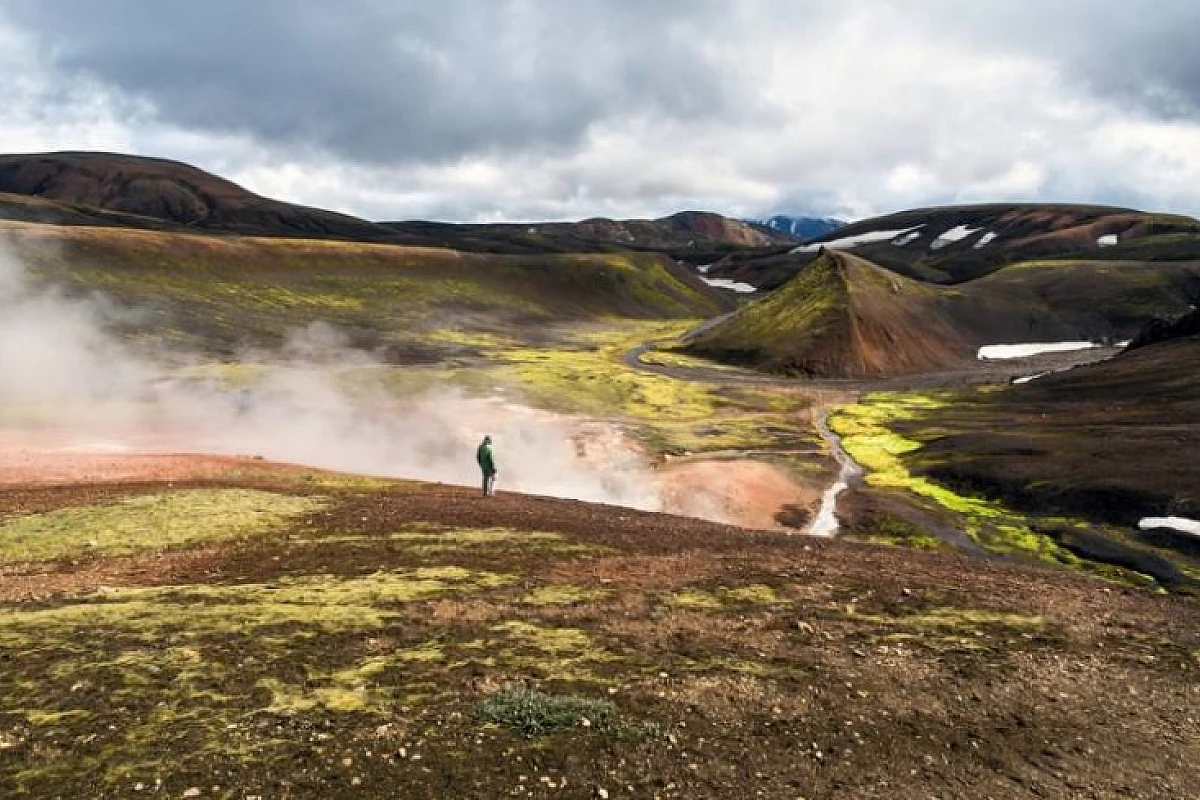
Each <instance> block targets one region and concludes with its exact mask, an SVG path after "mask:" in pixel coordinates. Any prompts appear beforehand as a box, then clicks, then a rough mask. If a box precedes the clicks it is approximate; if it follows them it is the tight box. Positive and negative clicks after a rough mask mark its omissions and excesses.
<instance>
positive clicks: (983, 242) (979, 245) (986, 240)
mask: <svg viewBox="0 0 1200 800" xmlns="http://www.w3.org/2000/svg"><path fill="white" fill-rule="evenodd" d="M999 238H1000V234H998V233H996V232H995V231H988V232H987V233H985V234H984V235H983V236H980V237H979V241H978V242H976V243H975V249H976V250H981V249H983V248H984V247H987V246H988V245H989V244H991V243H992V242H994V241H996V240H997V239H999Z"/></svg>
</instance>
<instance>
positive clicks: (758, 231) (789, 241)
mask: <svg viewBox="0 0 1200 800" xmlns="http://www.w3.org/2000/svg"><path fill="white" fill-rule="evenodd" d="M381 224H382V225H385V226H386V227H388V228H389V229H391V230H392V231H394V232H396V233H397V234H398V235H399V236H400V237H401V238H402V240H403V241H405V242H406V243H411V244H423V245H434V244H441V245H445V246H449V247H453V248H455V249H457V250H465V251H472V252H494V253H527V252H530V253H531V252H607V251H612V250H656V251H666V252H668V253H671V254H673V255H676V256H678V257H679V258H685V259H687V260H690V261H692V262H693V263H706V262H707V261H715V260H717V259H719V258H721V257H723V256H726V255H728V254H729V253H730V252H737V251H739V250H743V249H747V248H762V247H779V246H781V245H787V246H794V245H795V244H797V243H798V242H799V240H798V239H797V238H796V237H793V236H791V235H790V234H785V233H782V232H779V231H773V230H770V229H768V228H766V227H764V226H761V225H752V224H750V223H746V222H741V221H740V220H735V219H730V218H729V217H724V216H721V215H720V214H713V213H710V212H707V211H681V212H680V213H678V214H673V215H671V216H669V217H663V218H661V219H628V220H615V219H605V218H601V217H597V218H593V219H585V220H582V221H580V222H535V223H525V224H513V223H497V224H475V225H452V224H448V223H440V222H422V221H412V222H385V223H381Z"/></svg>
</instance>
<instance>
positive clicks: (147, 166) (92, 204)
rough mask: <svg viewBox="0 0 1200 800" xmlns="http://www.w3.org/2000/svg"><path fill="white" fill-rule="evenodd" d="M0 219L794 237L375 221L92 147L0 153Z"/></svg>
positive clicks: (589, 238)
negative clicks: (94, 151) (84, 150)
mask: <svg viewBox="0 0 1200 800" xmlns="http://www.w3.org/2000/svg"><path fill="white" fill-rule="evenodd" d="M0 219H13V220H20V221H25V222H45V223H52V224H59V225H102V226H119V227H135V228H149V229H154V230H167V231H182V230H192V231H202V232H209V233H233V234H241V235H247V236H283V237H299V238H317V239H338V240H344V241H359V242H380V243H389V244H410V245H421V246H430V247H450V248H453V249H457V250H462V251H467V252H485V253H508V254H521V253H526V254H530V253H561V252H597V251H599V252H609V251H613V250H678V251H685V250H700V251H706V250H710V249H713V248H715V249H716V250H721V249H730V248H733V249H736V248H747V247H769V246H773V245H786V244H795V243H796V241H797V240H796V237H794V236H791V235H790V234H786V233H782V232H779V231H775V230H773V229H770V228H767V227H763V226H757V225H752V224H748V223H745V222H741V221H739V220H735V219H730V218H728V217H723V216H721V215H720V214H714V213H710V212H704V211H683V212H680V213H678V214H673V215H671V216H668V217H663V218H661V219H650V220H611V219H599V218H598V219H589V220H583V221H582V222H552V223H533V224H528V223H526V224H504V225H452V224H447V223H438V222H372V221H368V220H365V219H359V218H358V217H354V216H350V215H348V214H339V213H335V212H332V211H325V210H323V209H319V208H310V207H307V206H301V205H296V204H293V203H284V202H281V201H278V200H272V199H270V198H266V197H262V196H260V195H257V194H255V193H253V192H251V191H248V190H247V189H244V188H242V187H241V186H238V185H237V184H235V183H233V182H231V181H228V180H225V179H224V178H220V177H217V176H216V175H212V174H210V173H208V172H205V171H203V170H200V169H197V168H196V167H193V166H190V165H187V164H182V163H179V162H176V161H168V160H166V159H159V158H144V157H141V156H130V155H122V154H118V153H91V152H65V153H43V154H33V155H0ZM706 257H707V256H706Z"/></svg>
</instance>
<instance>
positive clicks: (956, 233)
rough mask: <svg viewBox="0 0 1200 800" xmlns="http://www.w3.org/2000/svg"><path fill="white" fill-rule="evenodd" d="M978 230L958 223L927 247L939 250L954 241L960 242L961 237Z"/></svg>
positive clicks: (963, 237)
mask: <svg viewBox="0 0 1200 800" xmlns="http://www.w3.org/2000/svg"><path fill="white" fill-rule="evenodd" d="M978 230H980V229H979V228H968V227H967V226H966V225H959V226H958V227H956V228H951V229H950V230H948V231H946V232H945V233H943V234H942V235H941V236H939V237H937V238H936V239H934V240H933V244H931V245H930V246H929V247H930V249H931V250H941V249H942V248H943V247H946V246H947V245H951V244H954V243H955V242H961V241H962V240H963V239H965V238H967V237H968V236H970V235H971V234H973V233H975V232H976V231H978Z"/></svg>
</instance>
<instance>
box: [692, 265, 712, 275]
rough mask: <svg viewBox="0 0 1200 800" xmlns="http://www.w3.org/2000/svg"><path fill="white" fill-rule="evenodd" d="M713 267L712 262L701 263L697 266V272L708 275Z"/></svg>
mask: <svg viewBox="0 0 1200 800" xmlns="http://www.w3.org/2000/svg"><path fill="white" fill-rule="evenodd" d="M712 268H713V265H712V264H701V265H700V266H698V267H696V272H699V273H700V274H701V275H707V274H708V271H709V270H710V269H712Z"/></svg>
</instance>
